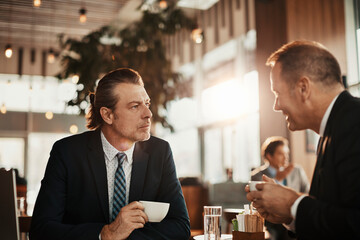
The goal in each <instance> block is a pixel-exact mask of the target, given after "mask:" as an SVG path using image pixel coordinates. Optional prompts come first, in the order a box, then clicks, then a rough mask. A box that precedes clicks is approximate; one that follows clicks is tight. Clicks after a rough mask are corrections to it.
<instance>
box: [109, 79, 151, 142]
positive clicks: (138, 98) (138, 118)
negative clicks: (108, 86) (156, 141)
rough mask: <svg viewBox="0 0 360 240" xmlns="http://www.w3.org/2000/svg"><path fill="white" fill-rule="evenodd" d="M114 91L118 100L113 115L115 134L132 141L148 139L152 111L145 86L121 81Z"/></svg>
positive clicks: (112, 127) (112, 128) (112, 125)
mask: <svg viewBox="0 0 360 240" xmlns="http://www.w3.org/2000/svg"><path fill="white" fill-rule="evenodd" d="M114 91H115V93H116V94H117V97H118V102H117V104H116V105H115V108H114V109H113V111H112V115H111V118H112V124H111V125H110V127H111V130H112V132H113V134H114V135H115V136H116V137H119V138H122V139H124V140H127V141H131V142H137V141H145V140H148V139H149V138H150V126H151V121H150V118H151V117H152V113H151V111H150V109H149V107H150V98H149V96H148V95H147V93H146V91H145V88H144V87H142V86H140V85H137V84H131V83H120V84H118V85H117V86H116V87H115V88H114Z"/></svg>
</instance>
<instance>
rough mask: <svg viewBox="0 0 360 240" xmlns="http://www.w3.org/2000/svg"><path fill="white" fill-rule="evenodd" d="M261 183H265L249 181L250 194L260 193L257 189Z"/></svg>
mask: <svg viewBox="0 0 360 240" xmlns="http://www.w3.org/2000/svg"><path fill="white" fill-rule="evenodd" d="M259 183H265V182H264V181H249V187H250V192H252V191H258V190H257V188H256V184H259Z"/></svg>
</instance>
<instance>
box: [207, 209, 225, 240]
mask: <svg viewBox="0 0 360 240" xmlns="http://www.w3.org/2000/svg"><path fill="white" fill-rule="evenodd" d="M221 211H222V209H221V206H204V240H220V239H221Z"/></svg>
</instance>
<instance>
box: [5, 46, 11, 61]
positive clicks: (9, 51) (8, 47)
mask: <svg viewBox="0 0 360 240" xmlns="http://www.w3.org/2000/svg"><path fill="white" fill-rule="evenodd" d="M12 54H13V50H12V48H11V45H10V44H7V45H6V47H5V56H6V57H7V58H11V56H12Z"/></svg>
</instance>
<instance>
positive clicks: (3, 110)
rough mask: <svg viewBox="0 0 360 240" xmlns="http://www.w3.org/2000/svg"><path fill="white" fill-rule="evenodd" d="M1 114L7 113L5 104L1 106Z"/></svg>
mask: <svg viewBox="0 0 360 240" xmlns="http://www.w3.org/2000/svg"><path fill="white" fill-rule="evenodd" d="M0 112H1V113H2V114H5V113H6V106H5V103H3V104H2V105H1V108H0Z"/></svg>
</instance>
